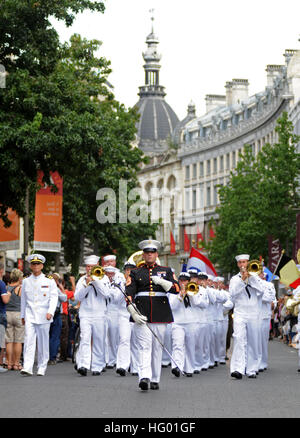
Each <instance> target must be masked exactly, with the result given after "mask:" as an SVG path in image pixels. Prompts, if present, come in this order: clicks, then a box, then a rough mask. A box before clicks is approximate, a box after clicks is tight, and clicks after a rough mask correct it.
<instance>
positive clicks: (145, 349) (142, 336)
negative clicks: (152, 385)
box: [134, 323, 167, 383]
mask: <svg viewBox="0 0 300 438" xmlns="http://www.w3.org/2000/svg"><path fill="white" fill-rule="evenodd" d="M148 325H149V327H150V328H151V329H152V330H153V332H154V333H155V334H156V336H157V337H158V338H159V339H160V341H161V342H163V339H164V336H165V331H166V328H167V324H159V323H158V324H153V323H148ZM134 331H135V336H136V341H137V346H138V375H139V380H141V379H144V378H146V379H150V381H151V382H156V383H158V382H159V381H160V375H161V362H162V346H161V345H160V343H159V342H158V341H157V339H156V338H155V337H154V336H153V334H152V333H151V331H150V330H149V328H148V327H147V326H146V324H143V325H138V324H136V323H135V324H134Z"/></svg>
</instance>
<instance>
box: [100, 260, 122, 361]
mask: <svg viewBox="0 0 300 438" xmlns="http://www.w3.org/2000/svg"><path fill="white" fill-rule="evenodd" d="M116 264H117V258H116V256H115V255H114V254H109V255H106V256H104V257H103V267H104V268H106V267H107V266H112V267H114V268H115V267H116ZM113 281H114V282H116V283H117V284H118V283H120V284H125V277H124V274H122V272H120V270H119V269H116V271H114V274H113ZM106 324H107V332H106V333H107V334H106V344H107V365H106V368H109V369H110V368H114V367H115V365H116V361H117V351H118V345H119V306H118V304H117V303H114V302H113V301H112V300H111V299H110V298H108V300H107V311H106Z"/></svg>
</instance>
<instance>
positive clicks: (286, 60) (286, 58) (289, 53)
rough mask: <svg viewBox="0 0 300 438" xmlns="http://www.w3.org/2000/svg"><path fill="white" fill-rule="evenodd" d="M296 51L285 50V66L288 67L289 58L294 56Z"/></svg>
mask: <svg viewBox="0 0 300 438" xmlns="http://www.w3.org/2000/svg"><path fill="white" fill-rule="evenodd" d="M297 52H298V50H294V49H286V50H285V52H284V54H283V56H284V57H285V64H286V65H288V63H289V62H290V60H291V58H292V57H293V56H294V55H295V53H297Z"/></svg>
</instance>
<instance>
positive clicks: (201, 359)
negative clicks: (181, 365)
mask: <svg viewBox="0 0 300 438" xmlns="http://www.w3.org/2000/svg"><path fill="white" fill-rule="evenodd" d="M197 298H198V300H197V306H196V307H195V313H196V315H197V318H196V319H197V323H196V327H197V328H196V341H195V369H194V371H201V370H206V369H207V368H208V367H209V326H208V324H209V323H208V312H207V310H208V306H209V298H208V294H207V291H206V288H205V287H203V286H199V291H198V294H197Z"/></svg>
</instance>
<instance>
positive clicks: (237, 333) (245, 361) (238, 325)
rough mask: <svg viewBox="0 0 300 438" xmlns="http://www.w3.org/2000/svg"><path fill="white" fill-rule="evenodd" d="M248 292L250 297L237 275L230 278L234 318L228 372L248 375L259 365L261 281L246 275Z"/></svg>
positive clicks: (253, 372)
mask: <svg viewBox="0 0 300 438" xmlns="http://www.w3.org/2000/svg"><path fill="white" fill-rule="evenodd" d="M248 291H249V294H250V298H249V296H248V293H247V291H246V284H245V282H244V281H243V280H242V278H241V274H240V273H239V274H237V275H234V276H233V277H232V278H231V280H230V283H229V292H230V296H231V300H232V302H233V304H234V319H233V351H232V356H231V361H230V372H231V373H232V372H234V371H238V372H239V373H241V374H246V375H248V376H250V375H254V374H256V372H257V371H258V366H259V332H260V318H259V314H260V302H261V299H260V298H259V297H260V296H262V295H263V293H264V284H263V280H261V279H260V278H259V277H258V276H250V277H249V278H248Z"/></svg>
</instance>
